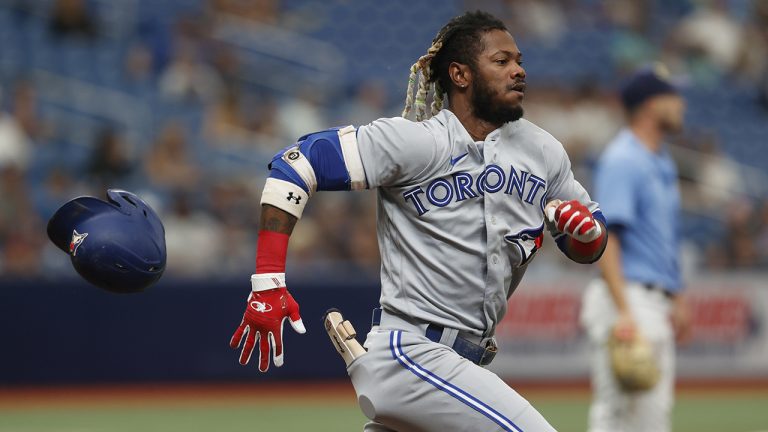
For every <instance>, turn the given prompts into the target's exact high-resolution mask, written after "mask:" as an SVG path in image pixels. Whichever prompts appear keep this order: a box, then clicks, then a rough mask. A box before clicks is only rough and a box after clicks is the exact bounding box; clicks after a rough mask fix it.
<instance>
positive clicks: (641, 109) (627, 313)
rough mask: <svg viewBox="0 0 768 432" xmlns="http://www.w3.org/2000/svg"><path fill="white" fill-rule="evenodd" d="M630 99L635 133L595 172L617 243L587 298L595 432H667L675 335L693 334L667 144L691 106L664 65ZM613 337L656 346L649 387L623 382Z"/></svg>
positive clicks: (628, 132)
mask: <svg viewBox="0 0 768 432" xmlns="http://www.w3.org/2000/svg"><path fill="white" fill-rule="evenodd" d="M621 100H622V103H623V105H624V107H625V109H626V112H627V119H628V127H627V128H626V129H624V130H622V131H621V132H620V133H619V134H618V136H616V138H614V140H613V141H612V142H611V143H610V144H609V145H608V147H607V148H606V150H605V152H604V153H603V155H602V156H601V158H600V160H599V161H598V164H597V168H596V170H595V188H596V192H597V195H596V196H597V197H598V198H599V199H600V203H601V206H602V208H603V210H604V211H605V214H606V216H607V218H608V221H609V225H608V230H609V231H610V233H611V236H610V239H609V240H608V246H607V248H606V251H605V256H604V257H603V259H602V260H600V264H599V265H600V270H601V272H602V278H601V279H598V280H595V281H594V282H593V283H591V284H590V286H589V287H588V288H587V290H586V291H585V292H584V302H583V308H582V316H581V321H582V323H583V325H584V326H585V328H586V329H587V333H588V334H589V337H590V340H591V342H592V345H593V358H592V388H593V401H592V407H591V410H590V414H589V430H590V431H591V432H665V431H669V430H670V413H671V409H672V399H673V387H674V351H675V346H674V333H675V330H678V333H679V335H682V334H683V333H684V332H685V329H686V328H687V313H686V312H685V311H686V309H685V306H684V303H683V301H682V297H681V296H679V293H680V290H681V287H682V281H681V276H680V266H679V240H678V239H679V233H678V225H679V223H678V213H679V210H680V194H679V191H678V187H677V170H676V168H675V165H674V162H673V160H672V158H671V157H670V155H669V153H668V152H667V151H666V150H665V148H664V146H663V143H662V140H663V139H664V137H665V135H666V134H668V133H673V132H678V131H680V130H681V128H682V125H683V112H684V103H683V99H682V98H681V97H680V95H679V94H678V92H677V90H676V89H675V87H673V86H672V85H671V84H670V83H669V82H668V80H667V79H666V78H665V74H664V71H663V70H662V69H660V66H658V67H657V68H656V69H651V68H649V69H646V70H642V71H639V72H637V73H636V74H634V75H633V76H632V77H630V78H629V79H628V80H627V81H626V82H625V83H624V85H623V87H622V89H621ZM670 314H671V315H672V317H673V322H670V319H669V316H670ZM673 323H674V324H675V326H674V328H673ZM611 333H614V337H615V338H618V339H624V340H631V339H633V338H636V337H639V336H640V335H642V337H643V338H645V339H647V340H648V341H649V342H650V345H651V347H652V349H653V352H654V357H655V359H656V366H657V368H658V371H659V378H658V381H657V382H656V384H655V385H653V386H652V387H651V388H650V389H646V390H643V391H636V390H635V391H633V390H631V389H627V388H623V387H622V386H621V385H620V382H619V381H617V377H616V376H614V374H613V372H612V369H611V365H610V359H609V351H608V346H609V345H608V344H606V341H608V339H609V337H611ZM625 387H626V386H625Z"/></svg>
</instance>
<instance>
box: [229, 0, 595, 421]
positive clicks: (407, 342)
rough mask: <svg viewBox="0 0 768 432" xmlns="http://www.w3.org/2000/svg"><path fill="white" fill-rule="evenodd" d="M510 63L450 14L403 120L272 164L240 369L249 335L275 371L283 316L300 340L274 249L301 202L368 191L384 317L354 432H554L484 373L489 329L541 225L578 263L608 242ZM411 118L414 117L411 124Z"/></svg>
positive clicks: (360, 390)
mask: <svg viewBox="0 0 768 432" xmlns="http://www.w3.org/2000/svg"><path fill="white" fill-rule="evenodd" d="M521 57H522V55H521V53H520V51H519V50H518V47H517V45H516V44H515V41H514V39H513V38H512V36H511V35H510V34H509V33H508V32H507V30H506V28H505V26H504V24H503V23H502V22H501V21H499V20H497V19H496V18H494V17H492V16H491V15H488V14H485V13H481V12H475V13H466V14H464V15H462V16H459V17H456V18H454V19H453V20H451V21H450V22H449V23H448V24H447V25H446V26H445V27H443V28H442V29H441V30H440V32H439V33H438V35H437V37H436V38H435V40H434V41H433V44H432V46H431V47H430V48H429V51H428V52H427V54H426V55H424V56H422V57H421V58H420V59H419V61H418V62H417V63H416V64H414V66H413V67H412V69H411V72H412V73H411V78H410V81H409V91H408V97H407V101H406V109H405V111H404V113H403V117H402V118H401V117H398V118H390V119H380V120H377V121H374V122H373V123H371V124H369V125H366V126H361V127H358V128H356V129H355V128H354V127H351V126H350V127H345V128H341V129H332V130H328V131H323V132H318V133H313V134H309V135H307V136H304V137H302V138H300V139H299V141H298V143H297V144H294V145H292V146H290V147H288V148H286V149H285V150H283V151H281V152H280V153H279V154H278V155H277V156H275V158H274V159H273V161H272V163H271V174H270V178H269V179H268V180H267V182H266V185H265V187H264V192H263V196H262V204H263V206H262V216H261V222H260V225H261V226H260V228H261V231H260V234H259V243H258V254H257V265H256V274H254V275H253V276H252V277H251V282H252V292H251V294H250V296H249V298H248V305H247V306H246V312H245V314H244V316H243V320H242V322H241V324H240V326H239V327H238V329H237V331H236V332H235V334H234V335H233V337H232V340H231V346H232V347H233V348H236V347H238V346H239V345H240V343H241V342H243V340H244V341H245V342H244V346H243V350H242V353H241V356H240V362H241V363H242V364H246V363H247V362H248V360H249V358H250V356H251V353H252V351H253V348H254V346H255V343H256V340H258V341H259V354H260V355H259V369H260V370H261V371H266V370H267V368H268V366H269V358H270V351H271V353H272V358H273V361H274V363H275V365H276V366H280V365H281V364H282V363H283V348H282V336H281V335H282V322H283V320H284V319H285V318H286V317H288V318H290V322H291V324H292V326H293V328H294V329H295V330H297V331H299V332H300V333H303V332H304V326H303V324H302V321H301V318H300V316H299V310H298V306H297V304H296V302H295V301H294V299H293V297H292V296H291V295H290V294H289V293H288V291H287V289H286V288H285V254H286V249H287V244H288V238H289V235H290V233H291V231H292V229H293V226H294V224H295V222H296V221H297V219H298V218H300V217H301V214H302V210H303V208H304V205H305V204H306V202H307V201H308V200H309V198H310V197H311V196H313V195H314V194H315V192H316V191H319V190H357V189H374V188H375V189H377V192H378V229H377V231H378V240H379V247H380V252H381V259H382V266H381V299H380V302H381V309H380V310H379V311H378V313H376V316H375V322H374V324H376V325H375V326H374V327H373V329H372V331H371V332H370V334H369V335H368V339H367V341H366V347H367V348H368V353H367V354H365V355H363V356H362V357H360V358H358V359H357V360H355V361H354V362H353V363H352V364H351V365H350V366H349V368H348V372H349V374H350V377H351V378H352V381H353V384H354V386H355V390H356V392H357V395H358V401H359V403H360V406H361V408H362V410H363V412H364V414H365V415H366V416H367V417H368V418H369V419H370V420H371V421H370V422H369V423H368V424H366V425H365V430H366V431H392V430H395V431H492V430H504V431H516V432H522V431H526V432H530V431H552V430H554V429H553V428H552V426H550V425H549V423H547V421H546V420H545V419H544V418H543V417H542V416H541V415H540V414H539V413H538V411H536V409H534V408H533V407H532V406H531V405H530V403H528V401H526V400H525V399H524V398H523V397H521V396H520V395H519V394H518V393H517V392H515V391H514V390H513V389H511V388H510V387H509V386H508V385H507V384H505V383H504V382H503V381H502V380H501V379H499V377H497V376H496V375H495V374H493V373H491V372H489V371H488V370H486V369H484V368H483V367H482V366H483V365H487V364H488V363H490V361H491V360H492V359H493V356H494V355H495V353H496V345H495V340H494V338H493V335H494V329H495V327H496V325H497V324H498V322H499V321H500V320H501V319H502V317H503V316H504V314H505V312H506V310H507V299H508V298H509V296H510V295H512V292H513V291H514V290H515V288H516V287H517V286H518V284H519V283H520V280H521V279H522V277H523V274H524V273H525V271H526V268H527V267H528V265H529V264H530V262H531V260H532V259H533V257H534V256H535V254H536V251H537V250H538V248H539V247H540V246H541V240H542V236H543V233H544V229H545V226H546V227H547V228H549V230H550V231H551V232H552V234H553V235H554V236H555V238H556V241H557V244H558V245H559V247H560V249H561V250H562V251H563V252H564V253H565V254H566V255H567V256H568V257H570V258H571V259H573V260H574V261H576V262H580V263H591V262H594V261H595V260H597V259H598V258H599V257H600V255H601V254H602V251H603V249H604V247H605V243H606V238H607V235H606V230H605V226H604V220H603V218H602V215H601V213H600V211H599V210H598V206H597V204H596V203H595V202H593V201H591V200H590V198H589V196H588V194H587V192H586V191H585V190H584V188H583V187H582V186H581V185H580V184H579V183H578V182H576V181H575V180H574V178H573V174H572V173H571V169H570V162H569V160H568V156H567V155H566V153H565V151H564V149H563V147H562V145H561V144H560V143H559V142H558V141H557V140H555V139H554V138H553V137H552V136H551V135H549V134H548V133H546V132H545V131H543V130H542V129H540V128H538V127H537V126H535V125H534V124H532V123H530V122H528V121H526V120H523V119H521V117H522V114H523V110H522V106H521V103H522V99H523V94H524V91H525V71H524V69H523V68H522V66H521V63H522V61H521ZM419 78H420V79H419ZM433 84H434V94H435V96H434V103H433V104H432V107H431V108H432V109H431V113H432V115H433V116H432V117H431V118H429V119H428V120H425V119H424V118H425V117H426V111H427V106H426V100H427V95H428V94H429V92H430V91H432V85H433ZM414 87H417V88H418V90H416V92H415V95H414ZM446 96H447V100H448V101H450V103H449V104H448V108H445V109H442V104H443V99H444V97H446ZM413 108H415V111H416V121H411V120H408V119H406V117H407V116H408V114H409V112H410V111H411V110H412V109H413ZM545 214H547V215H548V218H549V220H550V222H549V223H547V224H545Z"/></svg>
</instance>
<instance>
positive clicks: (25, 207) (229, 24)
mask: <svg viewBox="0 0 768 432" xmlns="http://www.w3.org/2000/svg"><path fill="white" fill-rule="evenodd" d="M468 8H473V9H474V8H482V9H486V10H489V11H491V12H493V13H495V14H497V15H498V16H499V17H501V18H503V19H504V20H505V22H507V23H508V25H509V28H510V30H511V32H512V33H513V35H514V36H515V37H516V38H517V40H518V44H519V46H520V47H521V49H522V51H523V52H524V55H525V68H526V69H527V73H528V82H529V83H530V85H529V90H528V95H527V96H526V98H527V101H526V112H527V114H526V115H527V116H528V117H529V118H530V119H531V120H532V121H534V122H536V123H538V124H540V125H542V126H543V127H544V128H545V129H547V130H548V131H550V132H551V133H553V135H555V137H557V138H558V139H560V140H561V141H562V142H563V144H564V145H565V146H566V148H567V150H568V151H569V153H570V154H571V157H572V160H573V162H574V169H575V172H576V175H577V177H578V178H579V179H580V180H581V181H582V182H583V183H585V184H589V177H590V169H591V166H592V163H593V162H594V158H595V156H596V155H597V154H598V153H599V151H600V150H601V149H602V147H603V146H604V145H605V144H606V143H607V140H608V139H609V138H610V136H611V134H613V133H614V132H615V131H616V130H617V129H618V128H619V127H620V126H621V121H622V118H621V115H620V114H619V113H620V110H619V107H618V105H617V102H616V100H615V97H614V89H615V88H616V86H617V84H618V83H619V82H620V80H621V79H622V77H623V76H624V75H625V74H626V73H627V72H628V71H630V70H632V69H634V68H635V67H637V66H641V65H644V64H647V63H648V62H651V61H655V60H661V61H664V62H665V63H666V64H667V65H668V66H669V67H670V68H671V69H672V71H673V73H674V74H675V77H676V78H679V79H680V82H681V84H683V89H684V90H683V91H684V94H685V97H686V99H687V102H688V107H689V110H688V115H687V131H686V133H684V134H683V135H681V136H679V137H676V138H675V139H674V142H673V143H671V144H672V149H673V153H674V155H675V156H676V158H677V160H678V163H679V165H680V174H681V182H682V183H681V184H682V187H683V193H684V201H685V215H684V223H683V230H684V232H683V234H684V236H685V238H686V244H687V247H686V251H687V252H686V256H687V260H686V262H688V263H690V267H691V269H692V270H693V271H694V272H701V271H703V270H709V271H712V270H716V271H720V270H723V271H732V270H744V269H746V270H750V271H757V272H762V273H759V274H764V272H765V270H766V269H768V204H766V197H768V181H767V179H768V145H766V144H768V30H767V29H768V7H767V6H766V3H765V2H763V1H759V0H754V1H749V0H731V1H710V2H698V1H687V0H674V1H660V0H644V1H629V0H624V1H610V2H609V1H600V0H577V1H568V0H547V1H526V0H514V1H513V0H510V1H490V0H483V1H472V2H470V1H467V2H461V1H457V0H454V1H439V0H433V1H422V0H418V1H412V0H389V1H383V2H381V1H379V2H374V1H372V0H362V1H345V0H332V1H319V0H317V1H311V0H282V1H280V0H248V1H237V0H210V1H204V0H119V1H112V0H0V103H1V104H2V105H1V106H2V114H0V196H2V200H1V202H0V283H2V285H3V289H5V288H6V287H7V289H9V290H10V289H11V287H13V289H20V287H22V286H24V285H25V284H29V283H33V282H29V281H30V280H31V281H35V280H40V279H45V280H47V281H49V282H50V281H56V280H60V279H62V278H72V277H73V270H72V269H71V268H70V266H69V264H68V262H67V257H66V256H65V255H64V254H61V253H60V252H59V251H58V250H55V249H54V248H53V246H52V245H50V244H48V242H47V239H45V238H44V234H43V233H44V230H45V221H46V220H47V219H48V217H49V216H50V215H51V214H52V213H53V211H54V210H55V209H56V208H57V207H58V206H59V205H61V204H62V203H63V202H65V201H67V200H69V199H71V198H73V197H75V196H77V195H83V194H88V195H96V196H104V192H105V189H106V188H107V187H119V188H124V189H128V190H132V191H135V192H137V193H138V194H140V195H141V196H143V197H144V198H145V199H147V200H148V201H149V202H150V203H151V204H152V205H153V206H154V207H155V208H156V209H157V210H158V211H159V213H160V214H161V216H162V218H163V219H164V221H165V224H166V228H167V235H168V248H169V252H168V254H169V267H168V272H167V275H166V279H168V278H170V281H171V282H173V281H176V280H179V279H175V278H196V279H202V280H216V279H217V278H224V279H226V280H230V281H231V280H232V278H239V279H242V280H243V281H245V280H246V278H247V277H248V275H250V273H251V272H252V269H253V259H254V252H255V251H254V247H255V244H256V227H257V226H258V217H259V206H258V202H259V197H260V192H261V187H262V185H263V181H264V177H265V175H266V174H267V172H266V164H267V162H268V161H269V159H270V158H271V156H272V155H273V154H274V153H275V152H276V151H277V150H278V149H280V148H282V147H284V146H286V145H288V144H291V143H292V142H293V141H294V140H295V139H296V138H297V137H298V136H299V135H301V134H304V133H307V132H310V131H313V130H318V129H324V128H326V127H330V126H334V125H340V124H348V123H352V124H361V123H366V122H369V121H371V120H374V119H376V118H378V117H382V116H394V115H398V114H399V112H400V110H401V103H402V100H403V97H404V94H405V84H406V80H407V70H408V68H409V66H410V65H411V63H412V62H413V61H415V60H416V59H417V58H418V57H419V56H420V55H422V54H423V53H424V52H425V50H426V48H427V47H428V45H429V42H430V41H431V39H432V38H433V37H434V35H435V34H436V32H437V31H438V29H439V28H440V27H441V26H442V25H443V24H444V23H445V22H446V21H447V20H448V19H449V18H450V17H452V16H454V15H457V14H459V13H461V12H462V11H463V10H465V9H468ZM702 23H703V24H702ZM707 25H709V26H713V28H716V29H717V32H718V33H717V35H716V36H715V35H713V34H712V33H711V32H710V33H709V37H710V39H707V36H708V33H707V32H706V31H705V32H702V31H700V29H701V28H702V26H704V28H707V27H706V26H707ZM697 29H698V30H697ZM305 215H306V216H305V217H304V219H303V220H302V221H301V223H300V224H299V225H298V226H297V233H298V235H295V236H294V238H293V239H292V242H293V243H292V246H291V251H290V254H291V255H290V257H289V269H290V268H294V269H296V268H301V269H302V270H301V272H302V273H303V275H304V277H307V275H312V274H314V273H313V272H316V271H322V272H323V274H324V275H333V274H334V269H342V271H343V272H335V274H336V275H339V274H342V275H345V274H355V275H358V276H360V277H362V278H364V279H365V280H366V281H367V282H366V283H367V284H368V285H371V284H372V285H375V284H376V281H375V278H376V276H377V271H378V263H379V258H378V249H377V244H376V240H375V205H374V197H373V194H372V193H360V194H332V193H326V194H325V195H324V196H323V197H322V199H318V200H315V201H313V203H312V204H311V205H310V206H309V207H308V209H307V212H306V213H305ZM547 249H548V250H546V251H545V253H544V254H542V255H544V257H540V258H539V261H543V262H544V263H543V264H542V263H539V264H537V265H540V266H547V265H549V266H550V267H548V271H552V269H555V270H559V271H562V272H565V271H568V270H569V269H573V268H574V267H573V266H574V265H573V264H569V263H566V262H565V261H564V260H563V259H561V257H559V254H558V253H557V252H553V251H554V250H555V248H553V247H549V248H547ZM289 271H290V270H289ZM534 271H535V270H534ZM555 273H556V271H555ZM328 280H329V284H332V283H333V279H332V278H330V276H329V279H328ZM19 281H21V282H19ZM166 282H167V281H166ZM171 282H168V284H172V283H171ZM179 283H180V284H181V283H182V282H179ZM200 285H203V284H201V283H198V284H196V285H195V287H196V289H201V287H200ZM46 286H50V285H46ZM68 286H70V287H71V285H68ZM166 286H167V285H166ZM0 298H1V297H0ZM14 298H16V299H17V300H18V298H17V297H14ZM367 298H368V297H366V299H367ZM20 304H25V303H20ZM313 307H314V306H313ZM366 307H367V306H366ZM238 313H239V312H238ZM236 318H237V317H233V319H236ZM17 336H18V335H17ZM232 365H234V357H233V363H232ZM0 378H1V377H0ZM1 381H2V380H0V382H1Z"/></svg>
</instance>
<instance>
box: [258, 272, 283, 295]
mask: <svg viewBox="0 0 768 432" xmlns="http://www.w3.org/2000/svg"><path fill="white" fill-rule="evenodd" d="M284 286H285V273H258V274H254V275H251V291H253V292H259V291H266V290H271V289H275V288H281V287H284Z"/></svg>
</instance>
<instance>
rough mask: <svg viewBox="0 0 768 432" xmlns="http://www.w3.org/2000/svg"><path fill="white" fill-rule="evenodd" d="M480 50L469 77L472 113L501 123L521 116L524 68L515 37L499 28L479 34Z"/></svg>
mask: <svg viewBox="0 0 768 432" xmlns="http://www.w3.org/2000/svg"><path fill="white" fill-rule="evenodd" d="M483 45H484V49H483V51H482V52H480V55H479V56H478V58H477V59H476V65H475V67H474V68H473V69H474V70H473V73H474V77H473V80H472V108H473V111H474V114H475V116H477V117H478V118H479V119H481V120H485V121H487V122H489V123H492V124H498V125H501V124H504V123H507V122H511V121H515V120H519V119H520V118H521V117H522V116H523V105H522V104H523V94H524V93H525V69H523V68H522V66H521V64H522V54H521V53H520V50H519V49H518V48H517V44H516V43H515V39H514V38H513V37H512V35H510V34H509V33H508V32H506V31H503V30H492V31H490V32H487V33H485V35H484V36H483Z"/></svg>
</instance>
